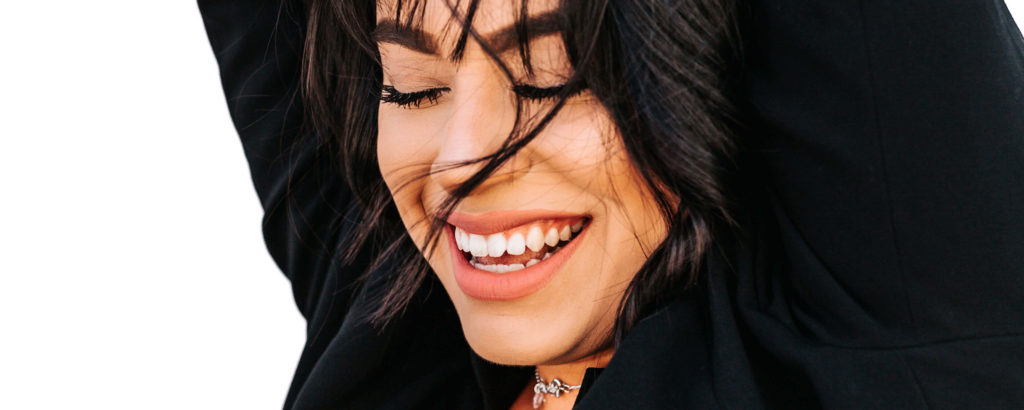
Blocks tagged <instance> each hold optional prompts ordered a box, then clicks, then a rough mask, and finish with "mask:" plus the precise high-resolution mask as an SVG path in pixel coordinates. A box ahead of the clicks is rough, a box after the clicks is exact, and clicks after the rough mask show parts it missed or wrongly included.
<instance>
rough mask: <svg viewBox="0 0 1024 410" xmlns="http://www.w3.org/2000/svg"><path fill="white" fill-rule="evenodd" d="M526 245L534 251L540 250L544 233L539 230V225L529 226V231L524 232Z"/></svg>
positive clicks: (542, 245)
mask: <svg viewBox="0 0 1024 410" xmlns="http://www.w3.org/2000/svg"><path fill="white" fill-rule="evenodd" d="M526 247H528V248H530V250H531V251H534V252H540V250H541V248H543V247H544V233H543V232H541V231H540V227H539V226H531V227H530V231H529V232H527V233H526Z"/></svg>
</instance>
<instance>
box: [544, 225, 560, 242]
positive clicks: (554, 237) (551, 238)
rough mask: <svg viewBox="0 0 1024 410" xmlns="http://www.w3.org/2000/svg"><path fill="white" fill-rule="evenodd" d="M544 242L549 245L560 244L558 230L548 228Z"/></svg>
mask: <svg viewBox="0 0 1024 410" xmlns="http://www.w3.org/2000/svg"><path fill="white" fill-rule="evenodd" d="M544 243H546V244H548V246H555V245H558V230H557V229H555V228H551V229H549V230H548V234H547V235H545V236H544Z"/></svg>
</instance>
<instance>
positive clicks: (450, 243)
mask: <svg viewBox="0 0 1024 410" xmlns="http://www.w3.org/2000/svg"><path fill="white" fill-rule="evenodd" d="M463 3H465V2H463ZM517 3H518V2H509V1H503V0H483V1H481V3H480V6H479V10H478V12H477V15H476V17H475V18H474V21H473V28H474V29H475V30H476V32H477V33H479V34H480V35H481V39H483V40H484V41H486V42H487V43H488V44H490V45H491V46H492V47H493V48H494V49H496V51H499V52H501V54H500V57H501V58H502V61H503V62H504V63H505V64H506V65H507V67H508V68H509V69H510V70H511V72H512V75H513V78H514V80H513V81H514V83H513V82H510V81H509V80H508V78H507V76H506V75H504V73H503V72H502V70H501V68H500V66H499V65H498V64H497V63H496V62H495V61H493V60H492V59H491V58H489V57H488V56H487V55H486V54H485V53H484V52H483V50H482V49H481V48H480V45H479V44H478V43H477V42H476V41H474V40H473V38H472V36H470V38H469V40H468V42H467V44H466V47H465V51H464V54H463V56H462V57H461V58H460V59H457V60H453V59H451V58H450V57H451V54H452V50H453V49H454V48H455V44H456V43H457V42H458V40H459V34H460V32H461V28H462V27H461V26H460V25H459V24H458V23H457V22H455V21H454V20H451V17H452V12H451V10H450V9H449V8H448V7H447V6H446V2H445V1H443V0H440V1H427V2H426V8H425V14H424V20H423V24H422V26H420V27H418V28H419V29H421V30H422V31H423V36H421V37H420V40H417V39H416V37H415V36H411V34H412V33H410V32H409V31H407V30H397V29H395V25H394V24H389V22H393V19H394V10H393V9H391V8H390V7H388V6H381V7H380V8H379V10H378V19H377V20H378V27H377V30H376V31H375V37H376V38H377V40H378V45H379V48H380V55H381V62H382V65H383V72H384V84H385V86H386V87H385V89H386V91H385V93H384V94H385V96H386V97H387V98H386V100H387V101H382V102H381V104H380V110H379V116H378V122H379V125H378V126H379V135H378V141H377V142H378V145H377V146H378V149H377V156H378V160H379V163H380V168H381V173H382V175H383V176H384V179H385V181H386V183H387V185H388V187H389V188H390V190H391V192H392V195H393V196H394V199H395V203H396V205H397V207H398V211H399V213H400V214H401V217H402V220H403V222H404V224H405V226H406V228H407V229H408V230H409V233H410V235H411V237H412V238H413V240H414V241H415V242H416V244H417V245H418V246H419V247H420V249H421V250H425V249H426V246H427V231H428V226H429V223H428V218H433V217H434V215H436V214H437V213H438V211H439V208H440V206H441V204H442V202H443V201H444V200H445V199H446V198H447V197H449V194H450V192H451V191H452V190H453V189H455V188H456V187H457V186H459V184H461V183H462V182H464V181H465V180H466V179H467V178H469V177H470V176H471V175H473V174H474V172H476V171H477V170H478V169H479V168H480V166H481V165H480V164H474V165H467V166H462V167H453V166H452V165H453V164H456V163H460V162H463V161H468V160H473V159H477V158H480V157H483V156H486V155H488V154H492V153H494V152H495V151H497V150H498V149H499V148H500V147H501V145H502V143H503V142H504V141H505V140H506V139H507V138H508V136H509V133H510V132H511V131H512V129H513V126H514V122H515V121H516V118H515V117H516V115H515V112H516V92H515V91H513V86H514V85H527V86H531V87H534V88H535V89H545V88H549V87H553V86H557V85H559V84H562V83H563V82H564V81H565V80H566V79H567V78H568V77H569V76H570V75H571V74H572V71H571V70H572V67H571V65H570V63H569V60H568V56H567V55H566V53H565V50H564V47H563V44H562V39H561V36H560V35H559V33H558V31H557V30H551V29H550V28H551V27H550V24H546V23H545V21H547V20H546V17H550V16H551V14H549V13H551V12H553V11H554V9H555V7H556V4H557V1H532V2H531V3H529V6H530V7H529V13H528V18H529V19H530V20H531V21H530V22H529V23H528V24H527V26H528V27H534V28H535V29H536V30H537V33H534V35H533V36H532V38H531V41H530V43H529V52H530V56H531V63H532V65H533V68H534V74H533V75H532V76H530V75H528V74H527V72H526V70H525V69H524V68H523V66H522V64H521V62H519V60H520V58H519V54H518V49H517V47H516V46H515V45H516V42H515V40H514V39H515V37H514V35H513V36H512V37H511V39H512V40H511V41H507V40H509V34H510V33H514V29H513V27H514V25H513V24H514V23H515V21H516V17H515V14H514V13H515V12H516V10H514V9H515V8H516V7H517ZM458 12H459V13H465V10H458ZM531 23H533V24H531ZM506 46H508V47H506ZM388 86H390V87H393V90H391V89H388V88H387V87H388ZM519 90H520V91H521V90H522V88H520V89H519ZM534 91H536V90H534ZM527 94H529V93H527ZM531 95H532V96H533V97H536V96H537V94H536V93H534V94H531ZM531 95H527V96H531ZM524 101H525V104H526V106H525V108H526V113H525V114H526V115H525V116H524V117H525V118H529V117H531V116H534V117H535V116H537V115H538V114H539V113H543V112H544V111H545V110H547V109H550V108H551V106H552V105H553V104H554V102H553V100H551V99H547V100H536V99H533V100H531V99H528V98H527V99H525V100H524ZM524 121H525V124H524V125H525V126H526V127H527V128H529V125H530V124H532V123H535V121H532V122H531V121H528V120H524ZM481 164H482V163H481ZM428 174H429V175H428ZM424 175H428V176H425V177H423V176H424ZM640 181H641V180H640V179H639V178H638V177H637V172H636V170H635V168H634V167H633V166H632V164H631V163H630V161H629V160H628V158H627V155H626V152H625V151H624V148H623V145H622V141H621V138H620V137H619V135H618V133H617V131H616V128H615V126H614V125H613V124H612V122H611V120H610V118H609V117H608V114H607V112H606V111H605V110H604V108H603V107H602V106H601V105H600V104H599V103H598V102H597V101H596V100H595V99H593V98H592V97H591V96H590V93H589V92H583V93H580V94H578V95H576V96H573V97H572V98H570V99H569V100H568V102H567V103H566V105H565V106H564V107H563V108H562V109H561V111H560V112H559V113H558V115H557V116H556V117H555V118H554V119H553V120H552V121H551V122H550V123H549V124H548V125H547V126H546V127H545V128H544V130H543V132H541V133H540V134H539V135H538V136H537V138H535V139H534V140H533V141H532V142H530V143H529V144H528V145H526V146H525V148H523V149H522V150H520V151H519V152H518V153H517V154H516V155H515V156H514V157H512V158H511V159H510V160H509V161H507V162H506V163H505V164H504V165H503V166H501V167H500V168H499V169H498V170H497V171H496V172H494V173H493V174H491V176H490V177H489V178H488V179H487V180H485V181H484V182H483V183H482V184H481V185H479V186H478V187H477V188H476V189H475V190H474V191H473V192H472V193H471V194H470V195H469V196H467V197H466V198H465V199H463V200H462V201H461V202H459V204H458V206H457V207H456V208H455V212H454V213H453V214H452V216H451V217H450V218H449V219H448V220H447V222H448V225H447V227H446V228H445V231H444V232H443V235H442V237H441V242H440V243H439V244H438V245H439V246H438V247H437V249H436V250H435V252H433V253H432V254H429V255H427V259H428V261H429V263H430V266H431V268H432V269H433V271H434V273H435V274H436V275H437V277H438V278H439V279H440V281H441V283H442V284H443V285H444V288H445V290H446V291H447V292H448V295H449V297H451V300H452V302H453V303H454V305H455V308H456V310H457V311H458V314H459V318H460V320H461V323H462V328H463V331H464V333H465V336H466V339H467V341H468V342H469V344H470V346H471V347H472V348H473V350H474V351H476V352H477V354H479V355H480V356H482V357H483V358H485V359H488V360H490V361H493V362H496V363H502V364H518V365H536V364H559V363H566V362H571V361H575V360H578V359H580V358H583V357H585V356H588V355H590V354H592V353H594V352H596V351H598V350H599V349H602V348H605V347H607V344H606V343H607V342H608V341H609V336H610V334H611V330H612V327H613V323H614V318H615V315H616V308H617V307H618V303H619V301H620V299H621V298H622V295H623V293H624V291H625V289H626V286H627V285H628V284H629V282H630V280H631V279H632V277H633V275H634V273H635V272H636V271H637V270H638V269H639V268H640V266H641V265H642V264H643V262H644V261H645V260H646V259H647V252H649V251H650V250H651V249H653V247H654V246H656V245H657V244H658V243H660V242H661V241H662V240H663V239H664V236H665V227H664V222H663V221H662V218H661V217H660V214H659V213H658V211H657V208H656V207H655V206H654V203H653V201H652V199H651V198H652V197H651V194H650V192H649V190H648V189H647V188H646V187H645V186H644V184H642V183H640Z"/></svg>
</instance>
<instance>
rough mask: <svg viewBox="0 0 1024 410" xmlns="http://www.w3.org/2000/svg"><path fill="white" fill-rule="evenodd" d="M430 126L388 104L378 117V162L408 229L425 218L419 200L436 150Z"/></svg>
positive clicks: (419, 117)
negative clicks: (429, 130)
mask: <svg viewBox="0 0 1024 410" xmlns="http://www.w3.org/2000/svg"><path fill="white" fill-rule="evenodd" d="M403 111H406V112H403ZM429 124H430V118H429V117H425V116H423V115H417V113H415V112H413V111H410V110H405V109H401V108H396V107H393V106H390V105H387V104H381V107H380V110H379V114H378V117H377V163H378V165H379V166H380V172H381V175H382V176H383V177H384V182H385V183H386V184H387V186H388V189H389V190H390V191H391V195H392V197H394V200H395V206H396V207H397V208H398V212H399V214H400V215H401V216H402V220H403V222H404V223H405V225H406V227H407V228H408V227H410V226H412V225H413V224H414V223H415V222H416V221H417V220H420V219H422V217H423V216H424V211H423V203H422V201H421V200H420V198H421V194H422V192H423V186H424V183H425V181H426V180H427V178H426V175H427V173H428V172H429V171H430V163H431V159H432V158H433V157H434V155H435V151H436V147H434V146H433V145H434V144H433V143H432V139H431V138H430V137H429V135H430V134H429V133H425V130H427V129H429Z"/></svg>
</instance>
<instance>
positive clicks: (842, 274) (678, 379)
mask: <svg viewBox="0 0 1024 410" xmlns="http://www.w3.org/2000/svg"><path fill="white" fill-rule="evenodd" d="M199 5H200V9H201V10H202V13H203V19H204V22H205V24H206V28H207V31H208V34H209V36H210V42H211V44H212V45H213V49H214V52H215V54H216V57H217V60H218V62H219V63H220V67H221V78H222V81H223V85H224V90H225V94H226V96H227V99H228V104H229V106H230V109H231V115H232V118H233V120H234V122H235V125H236V127H237V129H238V131H239V134H240V135H241V137H242V142H243V146H244V149H245V153H246V156H247V157H248V159H249V164H250V166H251V171H252V177H253V181H254V183H255V185H256V190H257V192H258V194H259V196H260V199H261V200H262V202H263V206H264V209H265V210H266V216H265V218H264V235H265V239H266V242H267V246H268V249H269V250H270V252H271V254H272V255H273V257H274V259H275V260H276V261H277V263H278V265H279V266H280V267H281V269H282V270H283V271H284V273H285V274H286V275H288V277H289V279H291V282H292V286H293V289H294V293H295V300H296V302H297V304H298V306H299V309H300V310H301V312H302V314H303V315H304V316H305V317H306V319H307V320H308V327H307V334H308V341H307V344H306V347H305V350H304V352H303V355H302V358H301V360H300V362H299V364H298V368H297V370H296V374H295V379H294V381H293V383H292V386H291V390H290V392H289V394H288V397H287V400H286V402H285V408H301V409H306V408H373V409H380V408H396V409H397V408H445V409H463V408H464V409H477V408H488V409H501V408H508V406H509V405H510V404H511V402H512V401H513V399H514V398H515V396H516V395H517V394H518V392H519V391H520V389H521V388H522V387H523V386H525V383H526V382H527V380H528V379H529V377H530V374H531V370H530V369H528V368H516V367H502V366H496V365H493V364H489V363H486V362H484V361H483V360H481V359H479V357H477V356H476V355H475V354H473V353H472V351H471V350H470V349H469V348H468V346H467V345H466V342H465V340H464V339H463V337H462V334H461V331H460V327H459V325H458V317H457V316H456V315H455V312H454V309H453V307H452V306H451V303H450V301H449V300H448V298H447V295H446V294H445V292H443V290H442V289H441V288H440V286H439V284H438V283H436V282H430V283H428V284H427V286H426V287H425V289H423V290H422V291H421V292H420V293H419V294H418V295H417V298H416V300H415V302H414V305H413V306H412V307H411V309H410V311H409V313H408V314H407V315H406V316H405V317H403V318H402V319H401V320H400V321H398V322H397V323H396V325H395V326H392V327H390V328H388V329H385V330H384V331H383V332H379V333H378V332H375V331H374V330H373V329H371V328H370V327H368V325H366V324H364V323H358V322H357V321H354V320H350V319H349V318H350V317H352V315H354V314H358V313H360V312H365V311H366V310H367V309H370V308H372V306H373V304H374V299H373V295H374V294H375V292H376V291H378V290H379V289H381V287H382V286H384V285H385V283H384V281H382V280H381V278H382V275H381V274H380V273H381V272H382V271H378V272H375V273H374V274H373V275H371V277H370V280H369V281H368V282H366V283H364V284H363V285H361V286H349V285H351V284H352V283H353V279H354V277H355V276H356V275H358V274H359V273H360V272H361V271H362V267H363V266H362V265H359V264H356V265H359V266H341V265H340V264H339V263H338V260H337V258H336V257H335V256H334V255H335V253H334V250H335V249H337V248H338V247H343V246H344V241H345V238H346V237H347V232H349V231H350V230H351V228H352V227H353V225H352V224H353V223H355V222H353V221H352V217H353V216H354V215H357V213H354V211H352V209H351V208H352V205H353V204H352V203H351V201H350V196H349V194H348V191H347V190H348V188H347V187H346V186H345V184H344V182H343V181H342V180H341V179H340V178H339V174H338V171H337V169H338V167H337V166H336V165H334V164H333V163H332V160H333V159H332V158H329V157H328V156H327V155H326V154H324V153H321V152H319V151H317V149H316V146H315V141H313V140H312V139H310V138H304V137H303V136H302V135H301V134H300V133H299V125H300V122H301V119H302V105H301V102H300V101H299V98H298V97H297V95H296V84H297V78H298V70H299V59H300V56H301V49H302V45H301V42H302V38H303V31H304V24H305V23H304V21H305V19H304V16H303V15H302V11H301V9H300V6H297V5H295V4H292V3H290V2H283V3H282V2H281V1H270V0H262V1H261V0H253V1H248V2H240V1H237V0H233V1H228V0H219V1H218V0H200V1H199ZM744 7H749V10H748V11H749V15H747V16H746V17H745V19H744V22H743V27H742V31H743V33H744V36H745V38H746V39H747V49H746V50H745V51H746V53H747V67H746V70H747V78H748V82H747V83H746V86H745V88H744V96H745V98H746V100H747V101H746V103H747V104H748V108H749V111H750V116H751V120H752V123H751V127H750V129H751V133H750V135H748V136H746V139H747V141H746V142H747V144H748V145H749V146H751V147H752V150H753V152H754V155H753V157H752V159H751V161H750V162H749V163H747V164H744V167H746V168H747V169H746V171H747V172H748V173H749V174H751V175H760V176H761V179H758V180H751V181H752V183H753V184H754V186H756V189H752V190H751V193H752V194H751V195H749V203H748V204H747V206H746V209H747V211H746V212H747V214H746V215H745V221H746V222H745V224H746V227H747V232H746V234H744V235H735V236H733V237H723V238H721V239H720V240H719V241H718V243H716V244H715V249H714V250H713V251H712V252H711V254H710V255H709V256H708V260H707V261H706V264H705V266H706V269H705V272H704V276H703V281H702V282H701V284H700V286H698V287H696V288H694V289H693V290H691V291H689V292H687V293H685V294H682V295H680V297H679V298H678V299H677V300H675V301H674V302H673V303H671V304H669V305H668V306H665V307H664V308H663V309H661V310H660V311H658V312H657V313H655V314H653V315H652V316H650V317H648V318H647V319H645V320H643V321H642V322H641V323H640V324H639V325H638V326H637V327H636V328H635V330H633V331H632V332H631V333H630V335H629V336H628V337H627V339H626V340H625V342H624V343H623V344H622V345H621V347H620V349H619V350H618V351H617V352H616V355H615V357H614V358H613V359H612V361H611V363H609V365H608V367H607V368H605V369H603V370H602V369H592V370H591V371H588V373H587V376H586V380H585V383H584V384H585V385H586V386H585V391H584V392H582V395H581V397H580V399H579V400H578V402H577V406H576V407H577V408H581V409H587V408H623V409H626V408H631V409H637V408H643V409H654V408H701V409H703V408H733V409H754V408H818V407H825V408H857V409H860V408H1022V407H1024V42H1022V39H1021V34H1020V32H1019V31H1018V29H1017V27H1016V25H1015V24H1014V22H1013V21H1012V19H1011V17H1010V15H1009V13H1008V12H1007V10H1006V7H1005V5H1004V4H1003V2H1002V1H1001V0H970V1H965V0H902V1H851V0H843V1H839V0H831V1H829V0H751V1H749V2H745V3H744ZM346 210H348V211H349V212H353V213H351V214H350V218H349V219H346V218H345V213H346ZM431 287H433V292H429V290H430V289H429V288H431Z"/></svg>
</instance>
